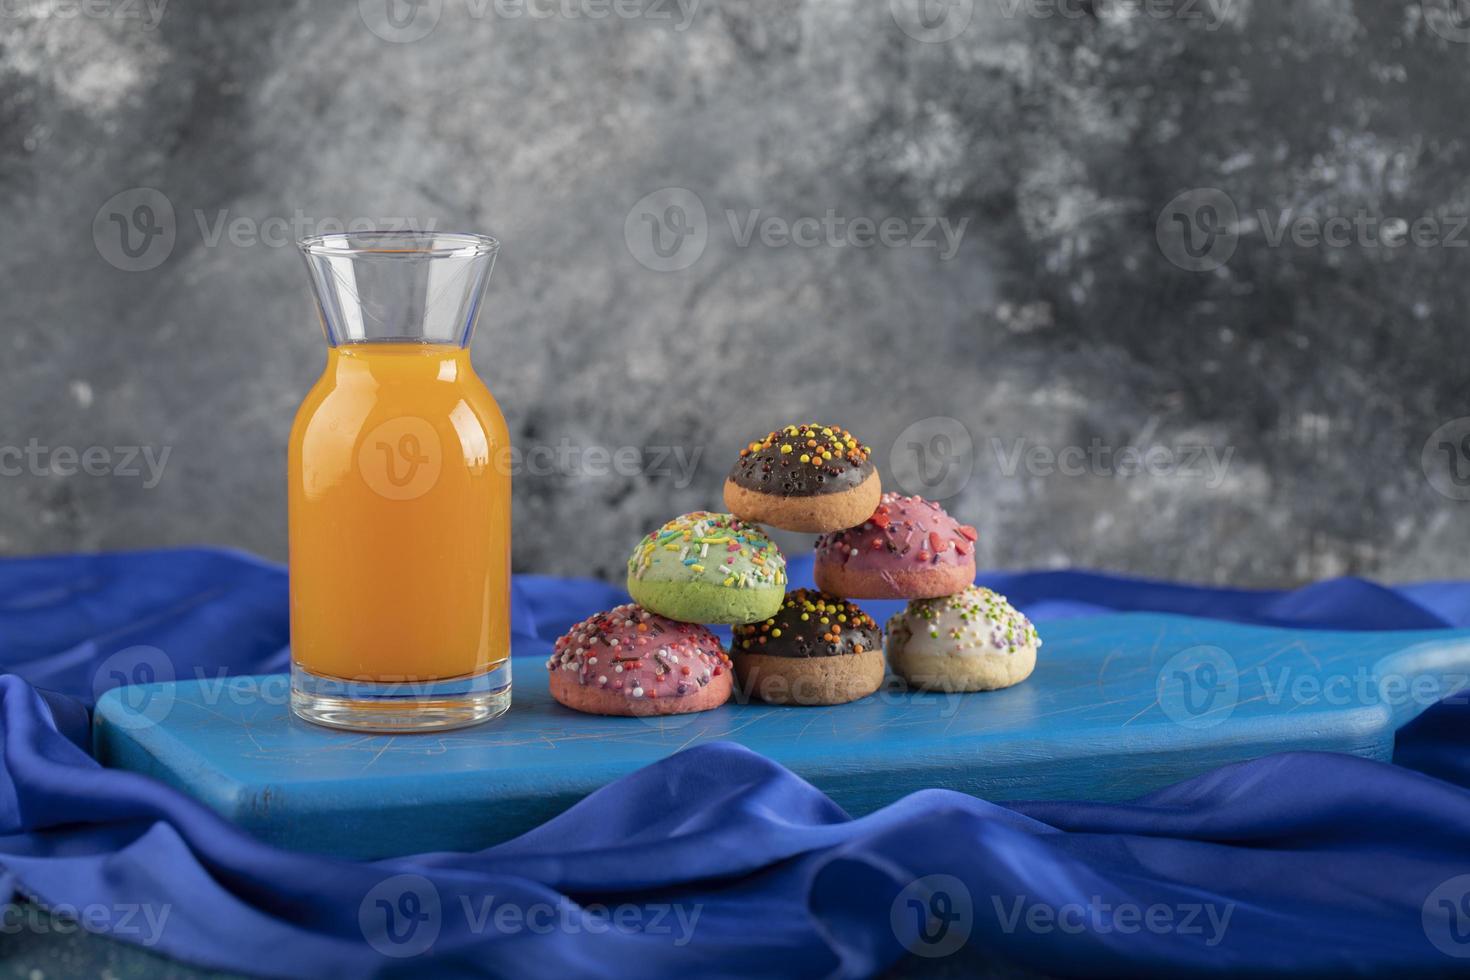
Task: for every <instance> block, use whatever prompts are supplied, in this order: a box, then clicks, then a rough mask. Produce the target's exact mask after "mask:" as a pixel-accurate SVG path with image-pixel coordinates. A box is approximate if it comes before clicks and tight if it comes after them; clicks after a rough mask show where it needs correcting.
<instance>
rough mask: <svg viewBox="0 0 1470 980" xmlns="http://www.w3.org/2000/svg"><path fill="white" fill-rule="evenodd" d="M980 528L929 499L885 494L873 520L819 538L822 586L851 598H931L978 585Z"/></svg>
mask: <svg viewBox="0 0 1470 980" xmlns="http://www.w3.org/2000/svg"><path fill="white" fill-rule="evenodd" d="M975 537H976V535H975V529H974V528H973V527H970V526H969V525H968V524H961V523H959V522H958V521H956V520H955V519H954V518H953V517H950V516H949V514H947V513H945V510H944V508H943V507H940V506H939V505H938V504H936V503H934V502H933V501H932V500H925V499H924V498H923V497H904V496H901V495H899V494H896V493H885V494H884V495H883V497H882V498H881V499H880V500H879V502H878V509H877V510H875V511H873V516H872V517H869V518H868V519H867V520H866V521H864V522H863V523H861V524H859V525H858V526H857V527H850V528H848V529H847V530H845V531H835V532H833V533H831V534H824V535H822V536H821V537H820V538H818V539H817V563H816V578H817V586H818V587H819V588H821V590H822V591H823V592H828V593H831V594H832V595H838V596H843V597H845V598H848V599H931V598H936V597H938V596H946V595H953V594H955V593H956V592H962V591H964V589H965V588H966V587H967V586H969V585H970V583H972V582H974V581H975Z"/></svg>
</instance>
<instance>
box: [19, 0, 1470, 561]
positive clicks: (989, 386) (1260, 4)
mask: <svg viewBox="0 0 1470 980" xmlns="http://www.w3.org/2000/svg"><path fill="white" fill-rule="evenodd" d="M390 2H391V3H392V4H393V7H392V9H389V7H388V3H390ZM547 11H550V14H549V15H548V14H547V13H546V12H547ZM389 14H392V15H393V16H392V17H391V18H390V17H389V16H388V15H389ZM1454 14H1455V11H1454V10H1452V9H1448V8H1447V7H1446V5H1445V3H1444V2H1440V0H1426V2H1425V3H1424V4H1422V5H1421V4H1420V3H1418V2H1407V3H1406V2H1390V0H1360V2H1334V0H1301V2H1293V3H1289V4H1288V3H1272V2H1266V0H1172V2H1166V0H1150V2H1149V3H1147V4H1144V3H1142V2H1126V0H1115V2H1112V3H1103V2H1101V0H1094V2H1085V0H973V2H969V0H950V2H949V3H947V4H946V3H941V2H937V0H893V2H892V3H889V2H888V0H826V2H816V0H806V2H798V0H699V2H697V3H694V2H693V0H685V2H684V5H683V6H682V7H681V6H680V5H679V4H678V3H677V2H675V0H667V2H665V0H637V2H634V0H617V2H614V0H555V3H554V5H553V4H552V2H551V0H535V2H534V3H532V4H531V5H530V6H529V7H528V6H527V5H526V4H525V3H522V2H518V0H499V2H496V0H483V2H482V0H440V2H435V0H420V2H419V3H418V5H417V6H414V5H411V4H408V3H406V2H404V0H364V2H363V3H357V2H350V0H331V2H327V0H312V2H307V0H300V2H265V0H257V2H251V3H248V4H247V3H239V2H227V0H218V2H201V0H171V2H167V3H161V0H152V2H151V3H149V2H147V0H137V2H133V0H89V3H88V4H83V3H82V2H81V0H71V2H54V0H8V3H7V4H6V6H5V9H4V12H3V14H0V136H3V138H0V194H3V201H4V212H3V213H4V220H3V221H0V295H3V297H4V310H5V313H4V322H3V331H0V350H3V352H4V355H3V359H0V425H3V430H0V466H3V468H4V475H3V476H0V551H3V552H4V553H9V554H19V553H34V552H51V551H63V550H74V549H117V548H137V547H146V546H156V545H185V544H195V543H211V544H221V545H234V546H240V547H245V548H250V549H253V550H255V551H258V552H261V553H263V554H266V555H269V556H272V557H276V558H281V557H284V554H285V548H286V532H285V494H284V447H285V442H286V437H287V432H288V429H289V426H290V423H291V418H292V414H293V412H294V411H295V408H296V405H297V404H298V402H299V400H300V398H301V396H302V394H303V393H304V392H305V390H306V389H307V388H308V386H309V385H310V384H311V382H312V380H313V378H314V377H315V375H316V374H317V373H318V372H319V371H320V369H321V365H322V358H323V354H322V340H321V336H320V334H319V331H318V329H317V325H316V322H315V315H314V312H313V310H312V307H311V305H310V297H309V295H308V290H307V280H306V276H305V272H304V269H303V267H302V264H301V261H300V259H299V257H298V256H297V255H296V253H295V250H294V248H292V247H290V245H289V244H288V241H289V239H291V238H294V237H295V235H296V234H297V233H299V232H309V231H315V230H318V229H321V228H323V227H327V228H328V230H329V229H330V225H331V223H333V222H336V223H343V222H347V221H351V220H358V221H361V222H367V223H373V224H382V223H392V222H395V221H398V222H409V223H413V224H415V225H418V226H425V225H430V224H432V225H433V226H434V227H437V228H441V229H456V228H466V229H474V230H484V231H489V232H491V233H493V234H495V235H497V236H498V237H500V238H501V239H502V240H503V241H504V243H505V247H504V250H503V253H502V256H501V259H500V262H499V264H498V266H497V269H496V274H495V280H494V282H493V283H492V285H491V291H490V296H489V302H488V305H487V307H486V311H485V315H484V317H483V318H482V321H481V324H480V330H479V333H478V336H477V338H476V341H475V347H474V351H475V361H476V364H477V366H478V368H479V370H480V372H481V374H482V376H483V377H484V378H485V379H486V381H487V383H488V384H489V385H490V387H491V389H492V390H493V391H494V392H495V393H496V395H497V397H498V398H499V400H500V402H501V404H502V405H503V407H504V409H505V412H506V415H507V418H508V420H509V422H510V425H511V430H512V433H513V435H514V437H515V439H516V441H517V443H518V445H519V446H520V447H521V448H522V450H524V451H526V452H527V456H526V459H525V461H524V468H523V472H521V474H520V475H519V476H518V478H517V482H516V500H515V508H516V517H517V525H516V541H515V564H516V567H517V568H518V569H520V570H535V571H544V572H553V573H564V574H590V575H601V576H614V577H616V576H618V575H619V574H620V573H621V566H622V563H623V561H624V558H625V555H626V554H627V552H628V550H629V549H630V548H631V546H632V545H633V543H634V542H635V540H636V539H637V537H638V536H639V535H640V534H642V533H643V532H644V531H645V530H647V529H648V528H650V527H651V526H653V525H656V524H658V523H661V522H662V521H663V520H665V519H666V518H668V517H670V516H672V515H674V514H675V513H678V512H681V511H684V510H690V509H695V508H699V507H710V506H717V505H718V504H719V488H720V484H721V481H722V479H723V476H724V473H725V471H726V469H727V468H728V465H729V461H730V460H731V458H732V454H734V453H735V452H736V451H737V450H738V448H739V447H740V446H741V445H742V444H743V443H744V442H745V441H747V440H748V439H750V438H753V437H755V436H758V435H760V434H762V433H764V432H765V431H766V430H768V429H769V428H772V427H774V426H777V425H779V424H782V423H784V422H786V421H789V420H804V419H808V418H818V419H825V420H832V421H837V422H840V423H842V424H844V425H846V426H848V427H849V428H851V429H853V430H855V431H856V432H857V433H858V434H859V435H860V436H862V437H863V438H864V439H866V440H867V441H868V442H870V443H871V444H872V445H873V446H874V447H875V449H876V451H877V453H878V458H879V461H880V463H881V465H882V467H883V472H884V476H885V479H886V480H887V481H888V482H890V483H891V484H894V485H903V486H905V487H907V488H908V489H911V490H917V491H921V492H928V493H930V494H931V495H935V496H944V497H945V498H946V502H947V504H948V506H950V508H951V509H952V510H953V511H955V512H956V513H957V514H960V515H963V516H964V517H965V518H966V519H968V520H970V521H972V522H973V523H975V524H976V525H977V526H978V527H979V528H980V531H981V534H982V538H981V548H980V552H979V555H980V558H981V561H982V563H983V564H984V565H986V566H990V567H1011V568H1014V567H1022V566H1048V567H1050V566H1063V565H1079V566H1090V567H1098V568H1108V569H1115V570H1121V571H1128V572H1134V573H1142V574H1147V575H1153V576H1169V577H1178V578H1184V579H1192V580H1199V581H1208V582H1222V583H1223V582H1230V583H1237V584H1241V585H1267V584H1290V583H1295V582H1300V581H1304V580H1308V579H1313V578H1319V577H1323V576H1331V575H1337V574H1344V573H1359V574H1367V575H1372V576H1377V577H1383V578H1389V579H1408V578H1422V577H1433V576H1463V575H1465V574H1466V573H1467V571H1470V568H1467V566H1466V563H1465V562H1464V561H1463V560H1462V558H1461V556H1462V555H1463V554H1464V553H1465V551H1466V549H1467V546H1470V511H1467V510H1466V507H1467V505H1466V504H1465V503H1464V502H1463V500H1462V499H1461V498H1463V497H1470V490H1467V489H1466V488H1465V487H1463V486H1462V485H1461V482H1460V481H1462V480H1464V479H1465V477H1466V474H1470V453H1467V449H1470V441H1463V442H1462V439H1463V437H1464V436H1466V435H1467V434H1470V422H1460V423H1456V422H1454V420H1456V419H1461V418H1462V417H1463V416H1466V415H1470V384H1467V382H1470V349H1467V348H1470V330H1467V316H1466V313H1467V310H1466V307H1467V302H1470V275H1467V257H1470V230H1467V229H1466V227H1465V222H1466V217H1465V216H1466V215H1467V214H1470V193H1467V178H1466V176H1465V175H1466V174H1467V173H1470V143H1467V139H1470V129H1467V113H1466V104H1465V99H1466V96H1465V93H1466V91H1467V83H1470V21H1461V20H1458V19H1456V17H1455V16H1454ZM599 15H605V16H599ZM142 205H146V206H147V207H148V208H151V212H150V211H146V210H140V206H142ZM170 211H171V213H170ZM114 215H116V216H117V217H116V218H114V217H113V216H114ZM1334 218H1337V219H1339V220H1338V221H1336V222H1332V221H1330V220H1329V219H1334ZM772 219H774V220H772ZM801 219H809V220H806V221H803V220H801ZM119 221H120V222H122V225H119ZM123 226H129V227H128V229H127V230H128V232H129V236H130V238H129V241H130V245H129V249H128V250H124V249H123V244H124V240H123V237H122V231H123ZM783 228H784V229H786V231H788V232H794V233H795V234H796V235H797V238H798V239H799V240H798V241H791V240H789V239H788V237H787V236H783V234H782V230H783ZM931 228H933V229H938V228H948V229H949V232H950V238H948V239H946V237H945V235H944V234H942V233H940V232H939V231H937V230H931ZM147 229H154V231H155V232H157V233H154V234H151V235H146V234H144V230H147ZM882 229H886V231H885V232H884V234H883V240H882V241H876V239H877V238H878V237H879V236H878V234H877V233H878V231H879V230H882ZM747 232H749V235H747V234H746V233H747ZM655 233H657V235H658V239H657V242H655V238H654V235H655ZM655 245H657V247H655ZM1446 423H1449V427H1448V428H1447V429H1444V430H1443V431H1440V432H1436V430H1438V429H1440V427H1441V426H1444V425H1446ZM28 447H29V449H28ZM129 447H138V448H139V449H140V450H142V451H145V452H142V453H140V455H139V458H138V459H137V460H134V461H132V463H131V464H130V463H129V460H128V456H129V453H130V449H129ZM538 447H539V449H538ZM620 447H632V449H631V450H626V451H624V453H623V454H622V456H621V457H620V459H621V461H622V462H621V464H620V465H619V466H618V467H616V468H614V467H607V469H606V471H605V469H604V464H603V461H602V458H601V456H600V455H599V452H600V450H606V451H609V452H611V451H616V450H618V449H619V448H620ZM7 449H8V450H9V452H8V453H7V452H6V450H7ZM589 449H591V450H592V451H591V452H590V453H589V452H588V450H589ZM68 450H70V452H68ZM89 450H90V451H91V455H90V456H88V455H86V454H87V452H88V451H89ZM165 452H166V453H167V455H166V456H164V455H163V453H165ZM631 452H637V453H638V454H640V455H641V456H642V459H643V463H642V464H641V465H638V466H630V465H629V462H630V460H631V459H632V457H631V456H630V455H629V453H631ZM680 454H682V455H680ZM150 460H151V462H152V467H153V468H152V469H150V465H149V461H150ZM88 461H90V462H89V465H88V467H85V468H84V467H83V466H82V463H83V462H88ZM160 464H161V465H160ZM1136 464H1139V465H1136ZM1140 465H1141V471H1139V470H1140ZM87 469H90V470H91V472H87V471H86V470H87ZM619 469H621V470H622V472H618V470H619Z"/></svg>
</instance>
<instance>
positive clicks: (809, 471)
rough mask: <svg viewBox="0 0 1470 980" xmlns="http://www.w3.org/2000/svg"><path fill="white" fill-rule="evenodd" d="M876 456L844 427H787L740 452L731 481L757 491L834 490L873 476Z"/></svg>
mask: <svg viewBox="0 0 1470 980" xmlns="http://www.w3.org/2000/svg"><path fill="white" fill-rule="evenodd" d="M872 454H873V450H872V448H871V447H869V446H865V445H863V444H862V443H860V442H859V441H858V439H857V437H856V436H854V435H853V434H852V433H851V432H848V431H847V430H846V429H844V428H842V427H841V426H838V425H822V424H821V423H819V422H808V423H806V424H804V425H788V426H785V427H784V428H781V429H777V430H775V431H774V432H770V433H767V434H766V437H765V438H764V439H757V440H755V441H754V442H752V443H749V444H748V445H747V446H746V447H745V448H744V449H742V450H740V459H738V460H737V461H736V462H735V466H734V468H733V469H732V470H731V471H730V479H732V480H734V481H735V482H736V483H737V484H739V485H741V486H745V487H747V488H749V489H753V490H765V491H770V490H772V488H777V489H779V490H781V491H782V492H785V493H791V494H797V495H800V494H811V493H824V492H830V491H833V490H839V489H842V488H844V487H849V486H856V485H857V484H858V483H861V482H862V480H863V479H864V478H866V477H867V476H868V475H869V474H871V472H872V471H873V463H872V461H871V459H870V457H871V456H872Z"/></svg>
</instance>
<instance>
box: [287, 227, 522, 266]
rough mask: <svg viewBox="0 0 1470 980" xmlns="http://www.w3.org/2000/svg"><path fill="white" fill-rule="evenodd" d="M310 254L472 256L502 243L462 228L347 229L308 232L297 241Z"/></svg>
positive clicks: (492, 251) (489, 252)
mask: <svg viewBox="0 0 1470 980" xmlns="http://www.w3.org/2000/svg"><path fill="white" fill-rule="evenodd" d="M296 246H297V248H299V249H301V251H302V252H304V253H306V254H307V255H316V256H355V255H364V256H366V255H371V256H374V257H379V256H381V257H383V258H405V259H413V258H426V257H427V258H473V257H475V256H482V255H494V254H495V253H496V252H498V251H500V242H498V241H497V240H495V239H494V238H491V237H490V236H489V235H479V234H475V233H473V232H459V231H388V230H382V231H344V232H333V233H331V234H326V235H308V236H307V237H305V238H303V239H301V240H300V241H298V242H297V243H296Z"/></svg>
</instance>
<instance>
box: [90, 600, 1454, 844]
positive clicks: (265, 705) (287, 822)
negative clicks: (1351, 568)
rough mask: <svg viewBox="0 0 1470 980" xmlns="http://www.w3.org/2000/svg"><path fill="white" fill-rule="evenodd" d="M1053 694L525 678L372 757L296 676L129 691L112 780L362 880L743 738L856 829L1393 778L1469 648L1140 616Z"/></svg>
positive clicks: (1095, 625)
mask: <svg viewBox="0 0 1470 980" xmlns="http://www.w3.org/2000/svg"><path fill="white" fill-rule="evenodd" d="M1041 633H1042V637H1043V639H1044V641H1045V646H1044V647H1043V648H1042V651H1041V657H1040V659H1039V662H1038V664H1037V668H1036V672H1035V674H1033V675H1032V677H1031V678H1030V679H1029V680H1028V681H1026V682H1025V683H1023V684H1021V685H1019V686H1017V687H1013V688H1010V689H1008V690H1004V691H995V692H989V693H982V694H965V695H943V694H914V693H909V692H906V691H904V690H903V689H902V686H901V685H900V684H899V683H897V682H896V681H893V680H892V679H891V678H890V680H889V683H888V684H887V685H886V686H885V687H884V688H883V689H882V690H881V691H880V692H879V693H878V694H876V695H874V696H873V697H870V698H867V699H865V700H863V701H860V702H857V703H855V704H850V705H843V706H840V707H834V708H800V707H789V708H788V707H773V706H770V705H764V704H761V703H760V702H751V703H745V704H741V703H733V702H732V703H730V704H728V705H726V706H725V707H723V708H720V709H718V710H716V711H711V712H706V713H703V714H697V715H680V716H673V717H665V718H650V719H640V718H600V717H593V716H589V715H581V714H577V713H575V712H572V711H569V710H567V709H565V708H563V707H561V706H560V705H558V704H557V703H555V702H554V701H552V700H551V697H550V696H549V694H548V693H547V684H546V673H545V670H544V667H543V665H542V662H541V661H540V660H539V659H535V658H521V659H519V660H518V661H517V662H516V664H515V669H516V674H517V676H516V681H515V688H514V690H515V694H514V700H513V703H512V707H511V710H510V712H509V713H508V714H507V715H505V716H504V717H502V718H500V719H498V720H496V721H494V722H491V723H489V724H486V725H482V726H480V727H478V728H471V729H464V730H461V731H456V732H448V733H444V734H428V735H396V736H385V735H354V734H351V733H344V732H337V731H331V730H328V729H325V728H318V727H315V726H312V725H309V724H306V723H304V722H301V721H299V720H297V719H295V718H294V717H292V716H291V715H290V711H289V708H288V707H287V686H286V684H287V682H286V679H285V677H284V676H282V675H270V676H265V677H237V678H232V679H216V678H207V679H203V680H192V681H177V682H172V683H168V684H154V685H147V686H141V687H129V688H118V689H115V690H112V691H110V692H108V693H107V694H106V695H104V696H103V698H102V699H101V700H100V701H99V702H98V705H97V710H96V715H95V721H94V737H95V742H96V750H97V754H98V757H99V758H100V759H101V760H102V761H103V763H104V764H106V765H110V766H117V767H121V768H125V769H132V770H136V771H138V772H143V773H147V774H149V775H152V776H156V777H157V778H159V779H161V780H163V781H164V782H167V783H170V784H172V785H174V786H176V787H179V788H181V789H183V790H184V791H186V792H188V793H190V794H192V795H194V796H196V797H198V798H199V799H201V800H203V801H204V802H206V803H207V804H209V805H210V806H212V807H214V808H215V809H216V810H218V811H220V812H221V813H223V814H225V815H226V816H228V817H230V818H231V819H233V820H234V821H235V822H237V823H238V824H240V825H241V826H243V827H245V828H246V829H248V830H250V831H252V832H253V833H255V834H257V835H258V836H260V837H262V838H264V839H266V840H268V841H272V842H274V843H277V844H280V845H283V846H287V847H293V848H299V849H303V850H309V851H317V852H322V853H330V854H337V855H343V856H350V857H359V858H376V857H385V856H391V855H398V854H405V853H414V852H419V851H436V850H476V849H479V848H483V847H486V846H488V845H490V844H494V843H497V842H499V841H503V840H506V839H508V838H510V837H512V836H514V835H516V834H519V833H521V832H523V831H525V830H528V829H530V828H531V827H533V826H535V825H537V824H539V823H541V822H542V821H544V820H546V819H548V818H550V817H552V816H555V815H556V814H557V813H559V812H561V811H562V810H564V809H566V808H567V807H568V806H570V805H572V804H573V803H575V802H576V801H578V800H580V799H581V798H582V797H584V796H586V795H587V794H588V793H590V792H592V791H593V790H595V789H597V788H598V787H600V786H603V785H605V784H607V783H608V782H610V781H612V780H614V779H616V778H618V777H619V776H622V775H624V774H626V773H629V772H632V771H633V770H635V769H637V768H639V767H641V766H644V765H647V764H648V763H650V762H653V761H655V760H657V759H661V758H663V757H664V756H667V755H669V754H671V753H674V752H677V751H679V750H680V749H682V748H685V747H687V746H690V745H694V744H697V743H699V742H707V741H711V740H715V739H729V740H733V741H736V742H740V743H742V744H744V745H746V746H749V747H750V748H752V749H755V750H757V751H759V752H761V753H764V754H765V755H767V756H768V757H770V758H772V759H775V760H776V761H778V762H780V763H782V764H784V765H785V766H787V767H789V768H790V769H792V770H794V771H795V772H796V773H798V774H799V775H801V776H803V777H805V778H806V779H807V780H809V781H810V782H812V783H813V784H814V785H816V786H817V787H818V788H820V789H822V790H823V791H825V792H826V793H828V794H829V795H831V796H832V798H833V799H834V800H836V801H837V802H838V803H839V804H840V805H842V806H843V807H844V808H846V809H847V810H848V812H850V813H853V814H861V813H866V812H869V811H871V810H874V809H876V808H878V807H881V806H883V805H884V804H886V803H889V802H892V801H893V800H895V799H897V798H898V797H900V796H902V795H904V794H906V793H910V792H912V791H914V790H917V789H921V788H924V787H932V786H938V787H947V788H949V789H955V790H960V791H962V792H966V793H972V794H975V795H977V796H982V797H985V798H988V799H993V800H1011V799H1093V800H1121V799H1128V798H1132V797H1136V796H1139V795H1141V794H1143V793H1146V792H1148V791H1150V790H1153V789H1156V788H1158V787H1161V786H1164V785H1167V784H1169V783H1172V782H1175V781H1177V780H1180V779H1183V778H1186V777H1188V776H1193V775H1196V774H1198V773H1202V772H1205V771H1207V770H1209V769H1212V768H1214V767H1216V766H1219V765H1222V764H1224V763H1228V762H1237V761H1241V760H1245V759H1252V758H1255V757H1258V756H1261V755H1265V754H1268V753H1271V752H1280V751H1286V750H1293V749H1311V750H1320V751H1332V752H1348V753H1352V754H1354V755H1360V756H1366V757H1368V758H1373V759H1384V760H1386V759H1388V758H1389V757H1390V756H1391V754H1392V752H1393V741H1394V733H1395V731H1396V730H1397V729H1398V728H1400V727H1402V726H1403V725H1404V724H1405V723H1407V722H1408V721H1409V720H1411V719H1412V718H1413V717H1414V716H1416V715H1417V714H1419V712H1421V711H1422V710H1423V709H1424V708H1426V707H1428V706H1429V705H1431V704H1433V703H1435V702H1436V701H1438V700H1440V699H1441V698H1444V697H1448V696H1449V695H1451V694H1454V693H1456V692H1457V691H1459V690H1462V689H1465V688H1466V687H1467V686H1470V631H1458V630H1455V631H1452V630H1438V631H1427V632H1404V633H1395V632H1378V633H1369V632H1354V633H1344V632H1326V631H1297V630H1278V629H1267V628H1262V627H1253V626H1240V625H1235V624H1230V623H1222V622H1218V621H1214V620H1204V619H1193V618H1189V617H1183V616H1160V615H1153V614H1146V613H1131V614H1122V615H1109V616H1103V617H1090V618H1086V619H1073V620H1064V621H1059V622H1053V623H1046V624H1043V627H1042V629H1041Z"/></svg>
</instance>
